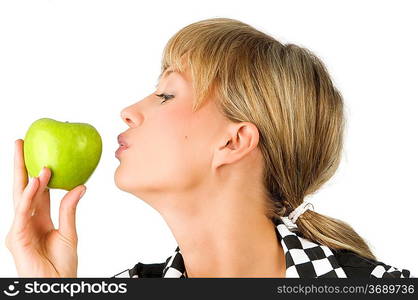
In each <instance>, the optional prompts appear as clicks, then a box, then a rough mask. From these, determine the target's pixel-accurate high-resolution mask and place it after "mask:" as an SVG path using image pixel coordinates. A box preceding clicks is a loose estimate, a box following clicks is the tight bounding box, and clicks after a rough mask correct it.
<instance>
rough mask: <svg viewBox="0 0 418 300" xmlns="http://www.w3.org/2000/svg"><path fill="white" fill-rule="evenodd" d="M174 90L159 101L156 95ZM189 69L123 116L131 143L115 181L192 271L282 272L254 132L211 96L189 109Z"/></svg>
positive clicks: (163, 82)
mask: <svg viewBox="0 0 418 300" xmlns="http://www.w3.org/2000/svg"><path fill="white" fill-rule="evenodd" d="M160 93H166V94H170V95H174V98H172V99H170V100H168V101H166V102H165V103H163V104H160V103H161V100H160V99H159V98H158V97H157V96H156V95H155V94H160ZM192 100H193V88H192V81H191V77H190V74H189V71H188V70H187V71H186V72H185V73H182V74H180V73H177V72H173V73H170V74H169V75H168V76H166V77H162V79H161V81H160V83H159V86H158V88H157V92H156V93H153V94H150V95H148V96H147V97H145V98H144V99H143V100H141V101H139V102H137V103H135V104H133V105H131V106H128V107H126V108H125V109H124V110H123V111H122V112H121V117H122V119H123V120H124V121H125V123H126V124H127V125H128V126H129V129H128V130H126V131H125V132H124V133H123V136H124V137H125V138H126V142H127V144H128V145H129V148H128V149H127V150H125V151H124V152H122V153H121V155H120V165H119V166H118V168H117V169H116V171H115V183H116V185H117V186H118V187H119V188H120V189H121V190H124V191H126V192H129V193H131V194H133V195H135V196H136V197H138V198H140V199H142V200H144V201H145V202H147V203H148V204H149V205H151V206H152V207H153V208H154V209H156V210H157V211H158V212H159V213H160V214H161V216H162V217H163V218H164V220H165V221H166V223H167V225H168V226H169V228H170V229H171V231H172V233H173V235H174V237H175V239H176V241H177V242H178V245H179V247H180V250H181V252H182V255H183V258H184V262H185V267H186V270H187V274H188V276H189V277H285V259H284V254H283V249H282V247H281V245H280V243H279V242H278V240H277V237H276V234H275V231H274V224H273V223H272V222H271V221H270V220H269V219H268V218H267V217H266V216H265V215H264V206H263V202H264V201H266V199H264V198H263V193H262V170H263V159H262V154H261V152H260V149H259V148H258V147H257V145H258V141H259V133H258V130H257V128H256V127H255V126H254V125H253V124H252V123H249V122H240V123H233V122H231V121H229V120H228V119H227V118H225V117H224V116H223V115H222V114H221V113H220V111H219V109H218V108H217V106H216V105H215V102H214V101H213V100H209V101H207V102H206V103H205V105H204V106H203V107H202V108H201V109H199V110H198V111H196V112H193V111H192Z"/></svg>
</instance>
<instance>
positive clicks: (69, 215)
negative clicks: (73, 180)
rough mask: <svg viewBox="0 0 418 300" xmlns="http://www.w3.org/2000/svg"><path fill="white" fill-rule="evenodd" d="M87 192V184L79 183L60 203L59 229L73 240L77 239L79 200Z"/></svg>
mask: <svg viewBox="0 0 418 300" xmlns="http://www.w3.org/2000/svg"><path fill="white" fill-rule="evenodd" d="M85 192H86V186H84V185H79V186H77V187H76V188H74V189H72V190H71V191H69V192H68V193H67V194H65V196H64V198H63V199H62V200H61V203H60V209H59V225H58V231H59V232H60V233H61V234H62V235H63V236H65V237H66V238H68V239H69V240H72V241H77V231H76V228H75V213H76V208H77V204H78V201H79V200H80V198H81V197H83V195H84V193H85Z"/></svg>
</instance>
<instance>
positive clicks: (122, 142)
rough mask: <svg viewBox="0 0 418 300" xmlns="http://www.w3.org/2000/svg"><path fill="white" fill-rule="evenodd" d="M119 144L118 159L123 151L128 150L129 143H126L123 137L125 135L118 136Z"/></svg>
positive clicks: (116, 154) (116, 153) (116, 152)
mask: <svg viewBox="0 0 418 300" xmlns="http://www.w3.org/2000/svg"><path fill="white" fill-rule="evenodd" d="M118 144H119V148H118V149H117V150H116V151H115V156H116V158H119V157H120V153H121V152H122V151H124V150H126V149H128V143H127V142H126V139H125V137H124V136H123V134H119V135H118Z"/></svg>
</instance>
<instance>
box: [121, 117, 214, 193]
mask: <svg viewBox="0 0 418 300" xmlns="http://www.w3.org/2000/svg"><path fill="white" fill-rule="evenodd" d="M196 125H197V124H193V119H192V118H190V116H187V115H185V114H184V113H181V112H175V111H171V112H170V113H167V114H164V115H163V114H161V115H160V117H159V118H158V119H154V120H153V122H152V125H151V122H150V123H148V124H147V126H148V127H145V125H144V127H143V128H142V131H139V130H138V132H139V134H138V136H136V137H135V143H134V144H133V145H131V147H130V148H129V149H127V151H126V152H124V153H122V156H121V162H120V166H119V167H118V168H117V170H116V172H115V183H116V185H117V186H118V187H119V188H120V189H122V190H125V191H129V192H137V193H140V192H158V191H167V190H182V189H186V188H190V187H191V186H193V185H196V184H197V183H198V182H199V181H200V180H201V178H202V176H203V174H204V172H205V171H206V170H207V168H206V167H205V165H207V159H205V148H206V151H207V147H206V145H205V141H204V140H203V141H202V135H201V130H200V129H199V128H197V126H196ZM199 132H200V133H199Z"/></svg>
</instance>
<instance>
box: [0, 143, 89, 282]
mask: <svg viewBox="0 0 418 300" xmlns="http://www.w3.org/2000/svg"><path fill="white" fill-rule="evenodd" d="M50 178H51V170H50V169H49V168H46V167H44V168H43V169H42V171H41V172H40V174H39V176H38V177H34V178H31V180H30V181H29V183H28V175H27V171H26V166H25V162H24V156H23V140H21V139H19V140H16V141H15V158H14V183H13V200H14V211H15V216H14V220H13V224H12V226H11V228H10V231H9V233H8V234H7V237H6V246H7V248H8V249H9V250H10V252H11V253H12V255H13V259H14V262H15V265H16V269H17V273H18V275H19V276H20V277H77V264H78V258H77V242H78V240H77V232H76V225H75V215H76V207H77V203H78V201H79V199H80V198H81V197H82V196H83V194H84V192H85V190H86V187H85V186H84V185H79V186H77V187H75V188H74V189H72V190H71V191H69V192H67V193H66V194H65V196H64V197H63V199H62V200H61V203H60V208H59V227H58V229H55V228H54V224H53V223H52V220H51V212H50V197H49V188H48V187H47V184H48V182H49V179H50Z"/></svg>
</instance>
